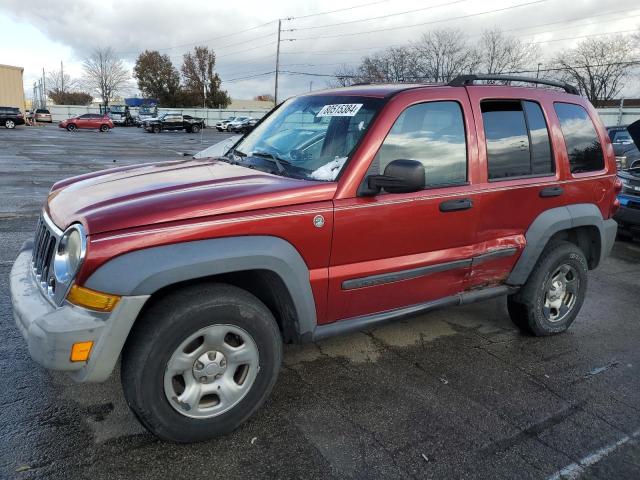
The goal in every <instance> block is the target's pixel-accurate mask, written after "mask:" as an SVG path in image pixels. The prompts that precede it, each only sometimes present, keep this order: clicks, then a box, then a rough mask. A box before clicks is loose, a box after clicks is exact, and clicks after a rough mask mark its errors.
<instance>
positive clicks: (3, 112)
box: [0, 107, 24, 128]
mask: <svg viewBox="0 0 640 480" xmlns="http://www.w3.org/2000/svg"><path fill="white" fill-rule="evenodd" d="M0 125H4V128H16V125H24V116H23V115H22V113H21V112H20V109H19V108H15V107H0Z"/></svg>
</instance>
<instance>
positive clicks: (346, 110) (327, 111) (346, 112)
mask: <svg viewBox="0 0 640 480" xmlns="http://www.w3.org/2000/svg"><path fill="white" fill-rule="evenodd" d="M361 108H362V104H361V103H335V104H333V105H325V106H324V107H322V110H320V111H319V112H318V114H317V115H316V117H353V116H354V115H355V114H356V113H358V110H360V109H361Z"/></svg>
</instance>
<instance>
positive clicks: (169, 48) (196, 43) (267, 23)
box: [116, 20, 275, 55]
mask: <svg viewBox="0 0 640 480" xmlns="http://www.w3.org/2000/svg"><path fill="white" fill-rule="evenodd" d="M274 22H275V20H270V21H269V22H265V23H261V24H260V25H255V26H253V27H249V28H246V29H244V30H240V31H239V32H233V33H228V34H226V35H219V36H217V37H212V38H208V39H206V40H200V41H197V42H192V43H184V44H182V45H173V46H171V47H164V48H154V50H157V51H159V52H162V51H164V50H173V49H174V48H184V47H190V46H192V45H198V44H201V43H209V42H213V41H215V40H221V39H223V38H229V37H233V36H234V35H240V34H242V33H246V32H250V31H252V30H257V29H258V28H262V27H266V26H267V25H270V24H272V23H274ZM137 53H139V51H137V52H116V54H117V55H129V54H133V55H135V54H137Z"/></svg>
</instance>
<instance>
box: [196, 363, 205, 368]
mask: <svg viewBox="0 0 640 480" xmlns="http://www.w3.org/2000/svg"><path fill="white" fill-rule="evenodd" d="M203 368H204V364H203V363H202V362H198V363H196V369H197V370H202V369H203Z"/></svg>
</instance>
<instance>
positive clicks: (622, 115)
mask: <svg viewBox="0 0 640 480" xmlns="http://www.w3.org/2000/svg"><path fill="white" fill-rule="evenodd" d="M49 110H50V111H51V115H52V117H53V121H54V122H59V121H60V120H64V119H66V118H71V117H74V116H76V115H82V114H83V113H100V109H99V107H94V106H88V107H85V106H78V105H52V106H51V107H49ZM267 111H268V110H242V109H237V110H227V109H213V108H207V109H204V108H158V114H160V113H166V112H177V113H181V114H184V115H192V116H194V117H199V118H204V119H205V122H206V125H208V126H213V125H215V123H216V122H217V121H218V120H222V119H224V118H227V117H231V116H234V117H236V116H237V117H253V118H262V116H263V115H265V114H266V113H267ZM137 113H138V109H137V108H136V107H132V108H131V115H133V116H134V117H135V116H136V115H137ZM598 113H599V114H600V118H601V119H602V122H603V123H604V124H605V126H607V127H611V126H615V125H629V124H630V123H633V122H635V121H636V120H640V108H638V107H624V108H622V109H620V108H618V107H610V108H598Z"/></svg>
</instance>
